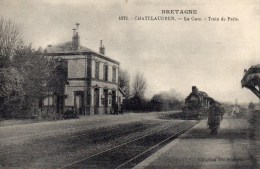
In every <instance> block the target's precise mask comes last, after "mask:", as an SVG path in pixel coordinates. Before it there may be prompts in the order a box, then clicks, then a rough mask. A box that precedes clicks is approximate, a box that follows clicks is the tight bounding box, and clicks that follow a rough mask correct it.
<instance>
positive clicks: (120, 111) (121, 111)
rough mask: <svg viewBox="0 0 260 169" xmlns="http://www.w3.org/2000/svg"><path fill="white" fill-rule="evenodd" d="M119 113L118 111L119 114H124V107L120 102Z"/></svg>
mask: <svg viewBox="0 0 260 169" xmlns="http://www.w3.org/2000/svg"><path fill="white" fill-rule="evenodd" d="M119 113H120V114H121V115H123V114H124V107H123V104H120V109H119Z"/></svg>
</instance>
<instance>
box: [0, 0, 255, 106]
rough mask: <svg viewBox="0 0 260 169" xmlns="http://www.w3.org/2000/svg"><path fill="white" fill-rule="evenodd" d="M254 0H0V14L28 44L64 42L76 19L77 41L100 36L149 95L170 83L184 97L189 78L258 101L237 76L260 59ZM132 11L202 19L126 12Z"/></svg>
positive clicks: (229, 97)
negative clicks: (165, 18) (140, 76)
mask: <svg viewBox="0 0 260 169" xmlns="http://www.w3.org/2000/svg"><path fill="white" fill-rule="evenodd" d="M259 6H260V2H259V1H258V0H219V1H213V0H183V1H179V0H164V1H163V0H153V1H152V0H110V1H107V0H99V1H96V0H84V1H83V0H55V1H53V0H41V1H38V0H37V1H36V0H0V16H2V17H4V18H7V19H11V20H13V21H14V22H16V23H17V24H18V25H20V26H21V31H22V35H23V38H24V39H25V41H26V42H27V43H32V45H33V46H34V47H35V48H38V47H42V48H46V47H47V45H48V44H58V43H62V42H66V41H70V40H71V37H72V29H73V28H75V23H77V22H78V23H80V28H79V34H80V38H81V44H82V45H84V46H86V47H88V48H90V49H93V50H96V51H98V47H99V43H100V40H101V39H102V40H103V44H104V45H105V47H106V54H107V55H108V56H109V57H111V58H113V59H116V60H118V61H119V62H120V67H121V69H124V70H127V71H128V72H129V73H130V74H131V76H134V74H135V73H136V72H141V73H142V74H143V75H144V77H145V78H146V80H147V84H148V88H147V92H146V96H147V97H148V98H149V97H152V96H153V95H154V94H156V93H159V92H162V91H170V90H171V89H174V90H175V91H176V92H178V93H181V95H182V96H183V97H186V96H187V95H188V94H189V93H190V91H191V86H193V85H195V86H197V87H198V88H199V90H201V91H204V92H206V93H208V95H209V96H211V97H213V98H215V99H216V100H218V101H228V102H232V103H234V102H235V100H236V99H237V100H238V102H240V103H242V102H251V101H253V102H258V99H257V97H256V96H255V95H254V94H253V93H252V92H251V91H249V90H248V89H245V88H243V89H242V88H241V83H240V81H241V79H242V77H243V72H244V69H248V68H249V67H250V66H252V65H256V64H259V63H260V60H259V58H260V55H259V54H260V20H259V19H260V7H259ZM162 10H197V14H193V15H192V14H191V15H189V14H162V12H161V11H162ZM119 16H128V17H129V20H127V21H122V20H119ZM136 16H137V17H139V16H153V17H155V16H171V17H175V19H178V18H182V19H183V18H184V17H190V18H191V17H196V18H202V21H183V20H180V21H179V20H177V21H149V20H134V19H131V18H134V17H136ZM208 17H212V18H213V17H217V18H221V17H224V18H227V17H232V18H233V17H236V18H238V19H239V21H232V22H231V21H208ZM205 19H206V20H205Z"/></svg>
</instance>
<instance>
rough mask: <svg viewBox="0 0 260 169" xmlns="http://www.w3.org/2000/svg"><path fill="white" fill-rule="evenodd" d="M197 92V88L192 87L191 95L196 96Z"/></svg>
mask: <svg viewBox="0 0 260 169" xmlns="http://www.w3.org/2000/svg"><path fill="white" fill-rule="evenodd" d="M198 92H199V90H198V88H197V87H196V86H192V93H193V94H197V93H198Z"/></svg>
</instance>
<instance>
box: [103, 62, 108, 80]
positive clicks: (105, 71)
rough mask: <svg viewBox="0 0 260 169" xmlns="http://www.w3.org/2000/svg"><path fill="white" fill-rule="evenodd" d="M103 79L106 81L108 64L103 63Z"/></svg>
mask: <svg viewBox="0 0 260 169" xmlns="http://www.w3.org/2000/svg"><path fill="white" fill-rule="evenodd" d="M104 80H105V81H108V65H107V64H104Z"/></svg>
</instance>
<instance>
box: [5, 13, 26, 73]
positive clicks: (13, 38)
mask: <svg viewBox="0 0 260 169" xmlns="http://www.w3.org/2000/svg"><path fill="white" fill-rule="evenodd" d="M21 43H22V39H21V36H20V28H19V26H18V25H16V24H15V23H14V22H12V21H11V20H6V19H4V18H1V19H0V68H2V67H4V66H8V64H9V63H10V60H11V59H12V56H13V53H14V50H15V49H16V48H18V47H19V45H21Z"/></svg>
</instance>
